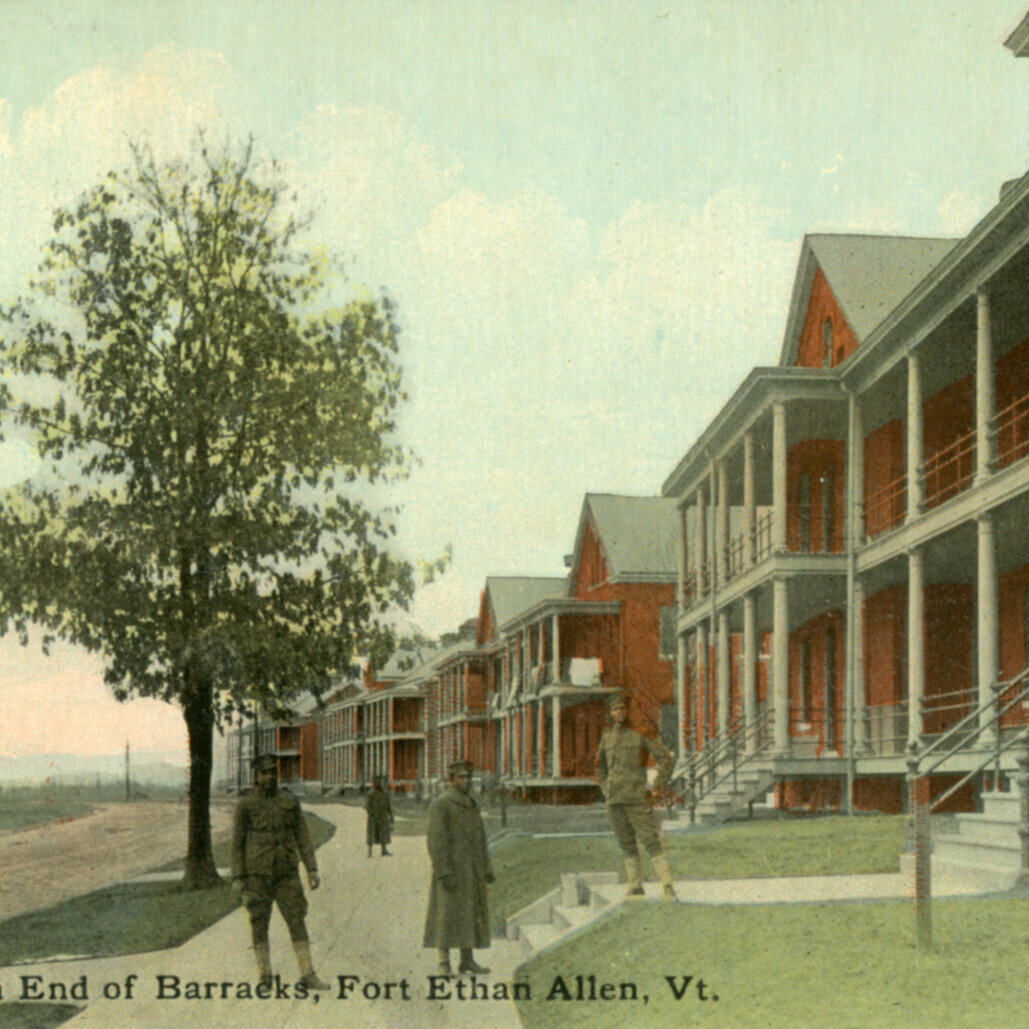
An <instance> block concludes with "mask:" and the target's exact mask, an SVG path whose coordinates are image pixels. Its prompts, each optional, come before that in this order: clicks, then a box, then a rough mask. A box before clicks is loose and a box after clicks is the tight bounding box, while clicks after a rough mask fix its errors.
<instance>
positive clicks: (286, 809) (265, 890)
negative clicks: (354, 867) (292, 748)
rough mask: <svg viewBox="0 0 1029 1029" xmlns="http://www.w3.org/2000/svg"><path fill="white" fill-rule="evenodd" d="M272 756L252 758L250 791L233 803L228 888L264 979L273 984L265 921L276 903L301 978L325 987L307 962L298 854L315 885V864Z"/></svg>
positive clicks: (311, 986)
mask: <svg viewBox="0 0 1029 1029" xmlns="http://www.w3.org/2000/svg"><path fill="white" fill-rule="evenodd" d="M277 765H278V763H277V761H276V758H275V755H274V754H262V755H259V756H258V757H255V758H254V759H253V761H252V762H251V767H252V768H253V770H254V782H255V786H254V789H253V790H252V791H251V792H250V793H248V794H247V795H246V796H245V797H244V798H243V799H242V800H241V801H240V802H239V804H238V805H237V806H236V817H235V822H234V825H233V830H232V886H233V889H235V890H237V891H238V892H239V893H240V894H241V897H242V901H243V906H244V907H245V908H246V909H247V913H248V914H249V915H250V932H251V936H252V939H253V944H254V956H255V958H256V960H257V973H258V975H259V976H260V978H261V982H262V983H271V982H272V967H271V955H270V951H269V947H268V923H269V922H270V920H271V914H272V903H273V902H274V903H276V904H278V906H279V911H280V912H281V914H282V917H283V918H284V919H285V920H286V925H287V926H288V927H289V935H290V939H291V940H292V941H293V949H294V951H295V952H296V956H297V964H298V965H299V966H300V975H301V980H302V982H304V983H305V984H306V985H307V987H308V988H309V989H312V990H327V989H328V988H329V986H328V984H327V983H325V982H323V981H322V980H321V979H319V978H318V975H317V973H316V972H315V970H314V966H313V965H312V964H311V947H310V944H309V942H308V938H307V925H306V923H305V922H304V916H305V915H306V914H307V898H306V897H305V896H304V889H303V887H302V886H301V885H300V875H299V873H298V856H299V859H300V860H302V861H303V862H304V866H305V867H306V868H307V883H308V885H309V886H310V888H311V889H312V890H316V889H318V884H319V879H318V865H317V863H316V862H315V857H314V848H313V847H312V846H311V838H310V836H308V833H307V826H306V824H305V823H304V815H303V812H302V811H301V810H300V804H299V802H298V801H297V798H296V797H295V796H293V794H292V793H290V792H289V791H288V790H280V789H279V784H278V775H277Z"/></svg>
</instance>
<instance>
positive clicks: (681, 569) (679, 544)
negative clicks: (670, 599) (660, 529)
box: [675, 502, 690, 614]
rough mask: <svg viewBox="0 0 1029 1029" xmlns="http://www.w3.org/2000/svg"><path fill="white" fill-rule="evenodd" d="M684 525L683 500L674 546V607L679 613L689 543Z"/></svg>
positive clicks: (682, 602) (681, 606)
mask: <svg viewBox="0 0 1029 1029" xmlns="http://www.w3.org/2000/svg"><path fill="white" fill-rule="evenodd" d="M686 527H687V518H686V505H685V502H684V503H681V504H680V505H679V536H678V539H677V541H676V548H675V557H676V568H677V570H678V589H677V590H676V591H675V607H676V610H678V612H679V613H680V614H681V613H682V610H683V607H684V606H685V599H686V566H687V565H688V564H689V562H688V561H687V559H686V558H687V555H688V554H689V547H690V544H689V540H688V539H687V537H686Z"/></svg>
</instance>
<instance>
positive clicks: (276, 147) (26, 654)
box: [0, 0, 1029, 754]
mask: <svg viewBox="0 0 1029 1029" xmlns="http://www.w3.org/2000/svg"><path fill="white" fill-rule="evenodd" d="M1025 11H1026V0H964V2H948V0H889V2H879V0H863V2H861V3H857V2H850V3H841V2H833V3H829V2H824V0H717V2H715V0H693V2H690V0H679V2H676V0H664V2H659V3H655V2H649V0H618V2H613V0H612V2H604V0H582V2H562V0H515V2H504V0H493V2H491V3H488V4H486V3H482V2H481V0H469V2H466V3H463V2H456V0H454V2H450V0H439V2H417V0H402V2H401V0H397V2H394V0H292V2H289V3H285V2H280V0H257V2H254V0H159V2H154V0H151V2H148V0H126V2H100V0H89V2H77V0H61V2H53V3H46V2H40V0H4V3H3V15H4V31H3V33H2V35H0V300H6V299H10V298H12V297H13V296H14V295H16V293H17V291H18V289H19V288H20V286H21V285H22V283H23V281H24V278H25V276H26V275H27V274H28V273H29V272H30V270H31V269H32V267H33V266H34V263H35V261H36V259H37V258H38V254H39V248H40V246H41V245H42V244H43V243H44V242H45V240H46V238H47V230H48V227H49V219H50V214H51V212H52V210H53V209H54V207H55V206H57V205H59V204H62V203H67V202H68V201H70V200H73V199H74V198H75V197H76V196H77V195H78V193H79V192H81V191H82V190H83V189H85V188H86V187H87V186H89V185H90V184H91V183H93V182H95V181H96V180H97V179H98V178H99V177H100V176H102V175H103V174H104V173H105V172H106V171H108V170H109V169H110V168H114V167H122V166H124V165H125V164H126V163H127V158H128V149H127V145H128V141H129V140H136V141H141V140H142V141H147V142H149V143H150V144H151V145H152V146H153V148H154V149H155V151H156V152H157V153H158V154H159V155H165V156H171V155H174V154H176V153H181V152H183V151H185V150H186V149H188V147H189V145H190V142H191V140H193V139H194V138H195V134H196V131H197V129H198V128H203V129H205V130H206V132H207V133H208V136H209V138H212V139H217V140H238V139H241V138H245V137H246V136H248V135H252V136H253V137H254V139H255V143H256V147H257V152H258V154H259V155H260V156H261V157H262V159H264V158H267V159H276V160H278V161H280V162H281V163H282V165H283V166H284V168H285V171H286V174H287V175H288V177H289V178H290V180H291V181H292V182H293V183H294V184H295V185H296V187H297V189H298V190H299V192H300V195H301V197H302V199H303V201H304V202H305V203H306V204H307V205H308V206H309V207H310V209H311V210H312V211H313V212H314V215H315V218H314V222H313V223H312V229H311V232H312V235H313V236H314V237H315V238H317V239H318V240H319V241H320V242H322V243H324V244H326V245H327V246H329V247H330V248H331V249H333V250H334V251H336V252H337V253H339V254H340V255H341V256H342V258H343V260H344V262H345V263H346V266H347V268H348V272H349V277H350V279H351V281H352V282H353V283H354V284H355V285H366V286H369V287H371V288H373V289H378V288H380V287H385V288H386V289H387V290H388V292H389V293H390V295H391V296H392V297H393V298H394V299H395V301H396V303H397V305H398V311H399V320H400V325H401V328H402V335H401V352H400V360H401V364H402V366H403V369H404V383H405V387H406V389H407V392H408V394H409V397H410V399H409V401H408V403H407V405H406V406H405V408H404V410H403V412H402V416H401V430H400V431H401V434H402V437H403V440H404V441H405V442H406V443H408V444H409V445H410V447H411V448H412V449H413V450H414V451H415V453H416V455H417V457H418V463H417V465H416V466H415V467H414V469H413V472H412V474H411V476H410V478H409V479H408V480H407V481H406V482H405V483H403V484H401V485H400V486H398V487H396V488H395V489H394V490H393V491H392V492H391V494H390V495H389V496H388V497H387V498H385V500H386V502H389V503H398V504H400V505H401V506H402V513H401V516H400V519H399V523H398V525H399V535H398V549H399V550H400V551H401V553H402V554H404V555H405V556H407V557H409V558H411V559H418V558H433V557H435V556H437V555H438V554H439V553H441V552H442V551H443V549H444V548H445V547H446V546H447V545H448V544H450V545H452V547H453V554H454V558H453V564H452V566H451V568H450V570H449V571H448V572H447V574H446V575H445V576H444V577H443V578H442V579H441V580H440V581H439V582H438V583H436V584H435V585H433V586H432V587H429V588H427V589H425V590H423V591H421V592H420V594H419V596H418V597H417V598H416V602H415V606H414V609H413V616H414V618H415V619H416V620H417V623H418V625H419V626H420V627H421V628H422V630H423V631H425V632H426V633H428V634H431V635H435V634H438V633H440V632H443V631H447V630H449V629H452V628H454V627H455V626H456V625H457V624H458V623H460V622H461V621H463V620H465V619H466V618H470V617H474V616H475V614H476V613H477V610H478V600H479V594H480V591H481V590H482V588H483V585H484V583H485V579H486V576H487V575H513V574H523V575H562V574H563V573H564V565H563V555H565V554H566V553H568V552H570V550H571V549H572V545H573V542H574V537H575V531H576V527H577V524H578V518H579V513H580V509H581V505H582V500H583V496H584V494H585V493H587V492H610V493H628V494H636V495H646V494H657V493H659V492H660V489H661V484H662V482H663V480H664V479H665V477H666V476H667V475H668V473H669V472H670V471H671V469H672V468H673V467H674V465H675V463H676V462H677V461H678V459H679V458H680V457H681V456H682V454H683V453H684V452H685V451H686V449H687V448H688V447H689V445H690V444H691V443H692V442H693V440H694V439H695V438H696V437H697V436H698V435H699V433H700V432H701V431H702V430H703V428H704V427H705V426H706V425H707V423H708V422H709V421H710V419H711V418H712V417H713V416H714V415H715V414H716V412H717V411H718V409H719V408H720V407H721V405H722V404H723V403H724V402H725V401H726V399H727V398H728V397H729V395H730V394H731V393H732V391H733V389H734V388H735V387H736V386H737V385H738V383H739V382H740V381H741V380H742V378H743V377H744V376H745V375H746V374H747V372H748V371H749V370H750V368H751V367H753V366H754V365H762V364H764V365H768V364H775V363H776V362H777V360H778V353H779V348H780V346H781V343H782V335H783V331H784V326H785V318H786V310H787V304H788V301H789V296H790V291H791V288H792V281H793V273H794V270H795V266H796V261H797V258H798V256H799V251H800V244H801V240H802V238H803V235H804V234H805V233H809V232H869V233H888V234H897V235H927V236H960V235H964V234H965V233H967V232H968V231H969V230H970V229H971V227H972V226H973V225H974V224H975V223H976V222H977V221H978V220H979V219H980V218H981V217H983V216H984V215H985V214H986V213H987V211H988V210H989V209H990V207H991V206H992V205H993V204H994V202H995V201H996V197H997V193H998V189H999V187H1000V184H1001V183H1002V182H1003V181H1005V180H1007V179H1011V178H1015V177H1017V176H1021V175H1022V174H1024V173H1025V172H1026V171H1027V169H1029V146H1027V143H1029V139H1027V132H1026V130H1027V128H1029V117H1027V116H1029V61H1027V60H1016V59H1015V58H1014V57H1013V56H1012V55H1011V53H1010V52H1009V51H1007V50H1006V49H1005V48H1004V47H1003V41H1004V39H1005V38H1007V36H1008V34H1009V33H1010V32H1011V31H1012V29H1014V27H1015V26H1016V25H1017V24H1018V22H1019V21H1020V19H1021V17H1022V16H1023V15H1024V14H1025ZM37 473H38V465H37V462H36V460H35V457H34V455H33V453H32V452H31V450H30V449H29V448H27V447H26V446H25V444H24V443H23V442H21V441H19V440H16V439H14V440H8V442H7V443H5V444H3V445H2V446H0V486H3V485H8V484H11V483H14V482H17V481H19V480H21V479H23V478H26V477H30V476H32V475H34V474H37ZM44 713H45V718H44V717H43V715H44ZM127 740H128V741H130V742H131V743H132V746H133V747H134V748H135V749H139V750H145V749H158V750H169V749H171V750H179V751H183V752H184V746H185V732H184V727H183V723H182V719H181V715H180V713H179V712H178V711H177V709H174V708H172V707H170V706H168V705H165V704H161V703H160V702H157V701H143V700H136V701H132V702H130V703H128V704H118V703H117V702H116V701H114V700H113V698H111V697H109V696H108V695H107V693H106V691H105V688H104V686H103V685H102V681H101V665H100V662H99V660H98V659H97V658H95V657H92V656H89V655H84V654H82V653H80V652H78V651H76V650H74V649H73V648H70V647H64V646H59V647H57V648H56V650H55V652H54V655H53V656H52V657H51V658H44V657H43V656H42V655H41V654H40V652H39V649H38V647H37V646H35V645H33V646H31V647H29V648H27V649H23V648H20V647H19V646H18V645H17V643H16V642H15V641H14V640H12V639H10V638H6V639H0V753H13V754H17V753H45V752H54V751H73V752H81V753H90V752H97V753H105V752H110V753H113V752H118V751H120V750H121V749H122V748H123V747H124V745H125V742H126V741H127Z"/></svg>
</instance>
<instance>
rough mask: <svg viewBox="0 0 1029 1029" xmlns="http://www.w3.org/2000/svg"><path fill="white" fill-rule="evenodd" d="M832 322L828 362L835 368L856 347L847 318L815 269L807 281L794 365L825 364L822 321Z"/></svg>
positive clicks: (823, 324)
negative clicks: (808, 293)
mask: <svg viewBox="0 0 1029 1029" xmlns="http://www.w3.org/2000/svg"><path fill="white" fill-rule="evenodd" d="M827 320H828V321H829V322H830V323H831V324H832V350H833V352H832V355H831V357H830V365H831V366H832V367H835V366H836V365H838V364H839V363H840V362H841V361H843V360H845V359H846V358H848V357H849V356H850V355H851V354H852V353H853V352H854V351H855V350H856V349H857V346H858V342H857V337H856V336H855V335H854V333H853V331H852V330H851V328H850V326H849V325H848V324H847V319H846V318H844V317H843V312H842V311H841V310H840V307H839V304H837V303H836V298H835V297H834V296H833V295H832V290H831V289H830V288H829V283H828V282H826V279H825V276H824V275H823V274H822V269H821V268H819V269H817V270H816V271H815V276H814V281H813V282H812V283H811V294H810V296H809V298H808V305H807V316H806V317H805V319H804V327H803V328H802V329H801V330H800V339H799V341H798V343H797V366H798V367H801V368H821V367H823V365H824V363H825V342H824V339H825V335H824V333H825V323H826V321H827Z"/></svg>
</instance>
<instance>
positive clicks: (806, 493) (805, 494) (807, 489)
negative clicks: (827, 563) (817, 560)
mask: <svg viewBox="0 0 1029 1029" xmlns="http://www.w3.org/2000/svg"><path fill="white" fill-rule="evenodd" d="M799 492H800V505H799V511H798V512H797V521H798V530H799V534H800V549H801V550H803V551H804V552H805V553H806V552H807V551H809V550H810V549H811V481H810V479H808V475H807V472H803V473H802V474H801V476H800V483H799Z"/></svg>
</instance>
